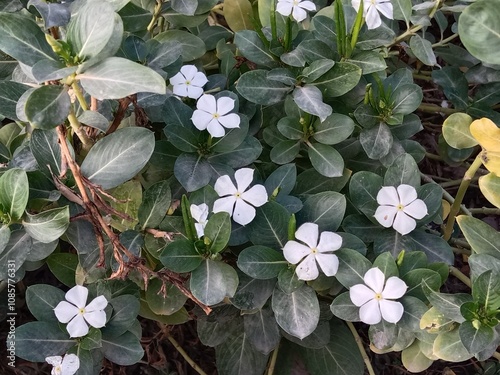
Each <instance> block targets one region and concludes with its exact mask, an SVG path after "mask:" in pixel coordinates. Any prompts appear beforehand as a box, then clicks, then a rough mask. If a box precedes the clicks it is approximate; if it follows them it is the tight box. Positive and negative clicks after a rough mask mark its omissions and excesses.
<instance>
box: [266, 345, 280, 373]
mask: <svg viewBox="0 0 500 375" xmlns="http://www.w3.org/2000/svg"><path fill="white" fill-rule="evenodd" d="M279 348H280V345H279V344H278V346H277V347H276V349H274V350H273V355H272V356H271V360H270V361H269V365H268V366H267V375H273V373H274V368H275V367H276V360H277V359H278V350H279Z"/></svg>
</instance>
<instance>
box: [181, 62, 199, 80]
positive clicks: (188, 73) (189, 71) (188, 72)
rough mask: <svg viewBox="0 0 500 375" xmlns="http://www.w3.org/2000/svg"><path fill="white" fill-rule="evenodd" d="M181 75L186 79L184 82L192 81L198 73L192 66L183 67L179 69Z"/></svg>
mask: <svg viewBox="0 0 500 375" xmlns="http://www.w3.org/2000/svg"><path fill="white" fill-rule="evenodd" d="M181 73H182V74H183V75H184V77H186V81H192V80H193V78H194V75H195V74H196V73H198V68H196V66H194V65H184V66H183V67H182V68H181Z"/></svg>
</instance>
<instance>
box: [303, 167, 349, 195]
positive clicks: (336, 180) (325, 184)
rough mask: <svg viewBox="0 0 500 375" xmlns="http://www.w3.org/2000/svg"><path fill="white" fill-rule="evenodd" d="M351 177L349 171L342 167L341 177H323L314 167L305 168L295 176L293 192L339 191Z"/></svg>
mask: <svg viewBox="0 0 500 375" xmlns="http://www.w3.org/2000/svg"><path fill="white" fill-rule="evenodd" d="M350 177H351V171H350V170H348V169H344V172H343V174H342V176H341V177H325V176H323V175H321V174H319V173H318V172H317V171H316V170H315V169H314V168H311V169H307V170H305V171H304V172H302V173H301V174H299V176H298V177H297V185H296V186H295V188H294V192H295V194H316V193H321V192H324V191H340V190H342V188H343V187H344V186H345V185H346V184H347V181H348V180H349V178H350Z"/></svg>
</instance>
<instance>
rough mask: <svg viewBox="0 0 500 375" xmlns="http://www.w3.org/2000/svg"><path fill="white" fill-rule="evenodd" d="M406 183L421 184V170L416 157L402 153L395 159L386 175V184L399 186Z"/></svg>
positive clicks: (411, 184)
mask: <svg viewBox="0 0 500 375" xmlns="http://www.w3.org/2000/svg"><path fill="white" fill-rule="evenodd" d="M401 184H406V185H410V186H413V187H414V188H417V187H419V186H420V172H419V169H418V165H417V163H416V162H415V159H413V157H412V156H411V155H409V154H402V155H400V156H398V157H397V158H396V160H394V162H393V163H392V164H391V166H390V167H389V168H387V171H386V172H385V175H384V186H394V187H398V186H399V185H401Z"/></svg>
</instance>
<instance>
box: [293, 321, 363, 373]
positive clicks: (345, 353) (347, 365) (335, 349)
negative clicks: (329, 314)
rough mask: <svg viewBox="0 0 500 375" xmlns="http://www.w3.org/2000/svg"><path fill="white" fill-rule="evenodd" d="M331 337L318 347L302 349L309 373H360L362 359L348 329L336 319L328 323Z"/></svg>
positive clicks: (361, 371) (361, 370)
mask: <svg viewBox="0 0 500 375" xmlns="http://www.w3.org/2000/svg"><path fill="white" fill-rule="evenodd" d="M330 331H331V332H332V333H333V332H334V334H332V338H331V339H330V342H329V343H328V344H327V345H325V346H324V347H322V348H319V349H309V348H306V349H304V356H303V357H304V361H305V365H306V368H307V370H308V371H309V373H310V374H311V375H325V374H329V375H345V374H349V375H362V374H363V371H364V367H363V359H362V358H361V355H360V354H359V350H358V349H357V347H356V342H355V341H354V338H353V336H352V334H351V332H350V331H349V329H348V328H347V327H346V326H345V325H344V324H343V323H341V322H340V321H338V320H337V319H333V320H332V321H331V323H330Z"/></svg>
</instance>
